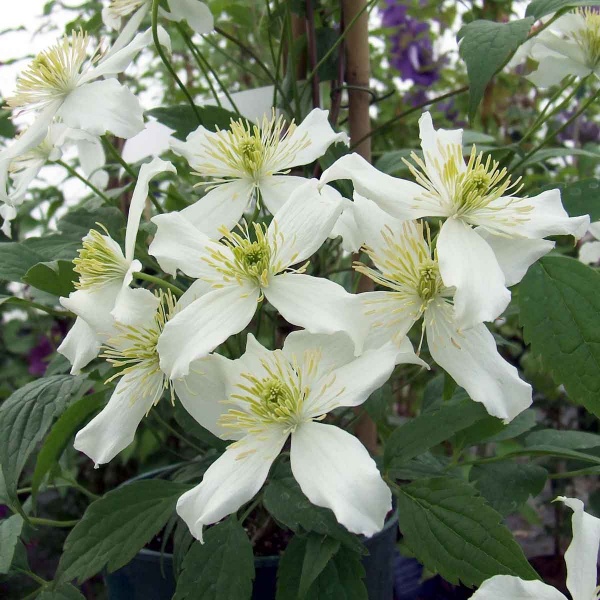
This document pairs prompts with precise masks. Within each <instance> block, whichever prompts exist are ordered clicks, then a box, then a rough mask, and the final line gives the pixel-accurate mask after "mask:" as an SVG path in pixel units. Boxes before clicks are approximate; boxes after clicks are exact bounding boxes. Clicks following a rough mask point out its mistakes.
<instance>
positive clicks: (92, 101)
mask: <svg viewBox="0 0 600 600" xmlns="http://www.w3.org/2000/svg"><path fill="white" fill-rule="evenodd" d="M159 35H160V38H161V43H162V44H163V45H165V46H167V47H169V39H168V36H167V35H166V33H165V32H164V30H163V29H161V30H160V31H159ZM151 36H152V32H151V31H150V30H148V31H146V32H145V33H140V34H138V35H137V36H136V37H135V38H134V39H133V40H132V41H131V42H130V43H129V44H128V45H126V46H125V47H123V48H120V49H117V50H115V49H110V50H109V51H108V52H106V53H104V54H103V53H102V52H100V51H96V52H93V53H92V54H91V56H90V54H89V53H88V46H89V42H88V37H87V34H85V33H82V32H80V31H79V32H75V31H73V32H72V33H71V35H70V36H65V37H64V38H63V39H62V40H60V41H59V42H57V43H56V44H55V45H54V46H52V47H50V48H48V49H47V50H44V51H43V52H41V53H40V54H38V55H37V56H36V57H35V58H34V59H33V61H32V62H31V63H30V64H29V66H28V67H27V68H26V69H25V71H23V72H22V73H21V74H20V75H19V77H18V79H17V87H16V90H15V93H14V95H13V96H10V97H9V98H7V99H6V102H7V104H8V106H10V107H11V108H13V109H21V110H35V111H36V113H37V114H36V117H35V120H34V122H33V123H32V124H31V125H30V126H29V127H28V128H27V129H26V130H25V131H24V133H23V135H21V136H20V137H19V138H18V139H17V140H16V141H15V142H14V143H13V144H12V145H11V146H9V147H7V148H6V149H4V150H3V151H2V152H0V163H1V162H3V161H6V160H12V159H14V158H16V157H17V156H20V155H21V154H24V153H25V152H27V151H29V150H31V149H32V148H34V147H36V146H37V145H38V144H40V143H41V142H42V140H43V139H44V138H45V137H46V134H47V132H48V127H49V126H50V124H51V123H52V121H53V120H54V118H55V117H58V118H59V119H61V120H62V122H64V123H65V124H66V125H68V126H69V127H73V128H75V129H82V130H84V131H87V132H88V133H92V134H94V135H104V134H105V133H106V132H110V133H112V134H114V135H116V136H118V137H121V138H130V137H133V136H134V135H136V134H137V133H139V132H140V131H142V129H143V128H144V118H143V109H142V106H141V105H140V103H139V100H138V99H137V98H136V97H135V95H134V94H133V93H132V92H131V91H130V90H129V89H128V88H127V87H125V86H124V85H122V84H121V83H119V82H118V80H117V79H116V78H115V77H110V76H111V75H117V74H118V73H122V72H123V71H124V70H125V69H126V68H127V67H128V65H129V64H130V63H131V61H132V60H133V59H134V58H135V56H136V55H137V54H138V53H139V52H140V50H142V48H144V47H146V46H147V45H148V44H150V43H151V40H152V37H151ZM107 76H108V77H107ZM104 77H107V78H106V79H103V78H104Z"/></svg>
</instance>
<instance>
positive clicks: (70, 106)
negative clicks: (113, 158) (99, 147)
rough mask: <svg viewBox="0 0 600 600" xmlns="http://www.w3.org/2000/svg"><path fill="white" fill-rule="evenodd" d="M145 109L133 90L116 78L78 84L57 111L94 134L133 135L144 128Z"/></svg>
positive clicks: (63, 118) (69, 121) (64, 119)
mask: <svg viewBox="0 0 600 600" xmlns="http://www.w3.org/2000/svg"><path fill="white" fill-rule="evenodd" d="M143 114H144V111H143V110H142V107H141V105H140V102H139V100H138V99H137V98H136V97H135V96H134V95H133V93H132V92H131V91H130V90H129V89H128V88H126V87H125V86H124V85H121V84H120V83H119V82H118V81H117V80H116V79H105V80H103V81H93V82H91V83H86V84H84V85H81V86H79V87H77V88H75V89H74V90H73V91H72V92H70V93H69V94H68V95H67V97H66V98H65V100H64V102H63V104H62V106H61V107H60V110H59V111H58V113H57V115H58V116H59V117H61V118H62V120H63V121H64V122H65V123H66V124H67V125H69V127H75V128H77V129H83V130H84V131H89V132H90V133H93V134H94V135H104V134H105V133H107V132H108V133H112V134H114V135H116V136H117V137H120V138H130V137H133V136H134V135H135V134H136V133H139V132H140V131H142V129H144V116H143Z"/></svg>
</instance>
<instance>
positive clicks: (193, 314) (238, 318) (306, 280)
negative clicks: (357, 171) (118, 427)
mask: <svg viewBox="0 0 600 600" xmlns="http://www.w3.org/2000/svg"><path fill="white" fill-rule="evenodd" d="M342 206H343V205H342V198H341V196H340V195H339V194H338V193H337V192H336V191H335V190H333V189H332V188H325V189H323V190H322V191H321V192H319V191H318V189H317V181H316V180H311V181H307V182H306V183H305V184H304V185H303V186H302V187H300V188H298V189H297V190H296V191H295V192H294V193H293V194H292V195H291V196H290V198H289V199H288V201H287V202H286V203H285V204H284V205H283V206H282V207H281V209H280V210H278V211H277V212H276V213H275V216H274V217H273V220H272V221H271V223H270V224H269V226H268V227H266V226H265V225H263V224H258V223H253V227H252V229H250V227H249V226H248V225H244V226H240V227H239V228H238V230H237V231H236V230H234V231H230V230H228V229H222V230H221V231H222V235H223V238H222V240H221V241H219V242H215V241H213V240H211V239H210V238H209V237H208V236H206V235H203V234H202V233H200V232H199V231H198V230H197V229H196V228H195V227H194V226H193V225H191V224H190V223H189V222H188V221H187V220H185V219H184V218H183V217H182V216H181V214H177V213H171V214H170V215H158V216H156V217H154V218H153V219H152V220H153V221H154V222H155V223H157V225H159V227H158V230H157V233H156V237H155V238H154V240H153V242H152V244H151V245H150V249H149V253H150V254H151V255H153V256H155V257H156V259H157V260H158V262H159V264H160V265H161V267H162V269H163V270H164V271H166V272H167V273H171V274H173V275H174V274H175V273H176V271H177V269H180V270H181V271H183V272H184V273H185V274H186V275H188V276H189V277H194V278H196V279H197V281H196V282H195V283H194V284H193V285H192V286H191V287H190V288H189V290H188V291H187V292H186V293H185V294H184V298H186V302H187V304H188V306H187V307H186V308H185V309H183V310H182V311H181V312H179V313H178V314H177V315H176V316H175V317H174V318H173V319H172V320H171V321H170V322H169V323H168V324H167V325H166V327H165V331H164V333H163V335H162V336H161V339H160V341H159V343H158V351H159V354H160V356H161V366H162V368H163V369H164V370H165V371H166V372H167V373H169V376H170V377H172V378H174V379H178V378H180V377H183V376H185V375H187V373H188V371H189V365H190V363H191V362H192V361H193V360H195V359H198V358H201V357H203V356H206V355H207V354H208V353H209V352H211V351H212V350H214V349H215V348H216V347H217V346H218V345H219V344H221V343H222V342H224V341H225V340H227V338H229V336H231V335H233V334H236V333H238V332H240V331H242V329H244V327H246V325H248V323H250V321H251V319H252V317H253V316H254V313H255V312H256V307H257V305H258V303H259V302H261V301H262V300H263V298H266V299H267V300H268V301H269V302H270V303H271V304H272V305H273V306H274V307H275V308H276V309H277V310H278V311H279V313H280V314H281V316H282V317H283V318H284V319H286V321H288V322H289V323H292V324H293V325H298V326H299V327H303V328H305V329H308V330H309V331H312V332H314V333H334V332H336V331H347V332H348V333H349V334H350V335H351V337H352V339H353V340H354V341H355V344H356V346H357V352H360V345H361V343H362V340H363V338H364V335H365V334H366V327H367V323H366V322H365V321H364V319H362V318H361V310H360V305H359V303H358V300H357V297H356V296H354V295H352V294H349V293H348V292H346V290H344V288H343V287H342V286H340V285H338V284H337V283H334V282H333V281H330V280H328V279H324V278H320V277H311V276H309V275H306V274H305V270H306V266H307V265H306V264H304V265H302V263H303V262H304V261H306V260H307V259H308V258H309V257H310V256H312V254H314V253H315V252H316V251H317V250H318V249H319V248H320V247H321V245H322V244H323V242H324V241H325V240H326V239H327V236H328V235H329V234H330V233H331V230H332V228H333V225H334V224H335V222H336V220H337V218H338V217H339V215H340V213H341V211H342ZM166 217H171V218H169V219H168V220H167V219H166ZM165 221H166V222H167V224H166V225H163V226H162V227H161V226H160V225H161V224H163V223H165ZM294 265H301V266H297V267H296V268H294ZM188 298H189V299H190V300H188Z"/></svg>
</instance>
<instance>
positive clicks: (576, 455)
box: [503, 444, 600, 465]
mask: <svg viewBox="0 0 600 600" xmlns="http://www.w3.org/2000/svg"><path fill="white" fill-rule="evenodd" d="M515 456H549V457H553V458H566V459H573V460H582V461H584V462H589V463H594V464H596V465H600V458H599V457H598V456H595V455H593V454H586V453H585V452H579V451H578V450H570V449H569V448H561V447H559V446H550V445H548V444H545V445H540V446H537V445H536V446H526V447H525V448H523V449H522V450H516V451H514V452H510V453H509V454H505V455H504V456H503V457H504V458H506V459H508V458H512V457H515Z"/></svg>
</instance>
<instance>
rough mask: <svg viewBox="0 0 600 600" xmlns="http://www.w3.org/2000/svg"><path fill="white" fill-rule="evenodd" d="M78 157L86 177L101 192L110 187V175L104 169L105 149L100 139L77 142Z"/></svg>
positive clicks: (93, 138)
mask: <svg viewBox="0 0 600 600" xmlns="http://www.w3.org/2000/svg"><path fill="white" fill-rule="evenodd" d="M77 155H78V156H79V164H80V165H81V170H82V171H83V173H84V175H85V176H86V177H87V178H88V179H89V180H90V182H91V183H92V185H95V186H96V187H97V188H100V189H101V190H103V189H105V188H106V186H107V185H108V173H107V172H106V171H104V170H103V169H102V167H103V166H104V165H105V164H106V156H105V154H104V148H103V147H102V142H101V141H100V139H99V138H95V137H92V139H89V140H86V139H80V140H78V141H77Z"/></svg>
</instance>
